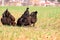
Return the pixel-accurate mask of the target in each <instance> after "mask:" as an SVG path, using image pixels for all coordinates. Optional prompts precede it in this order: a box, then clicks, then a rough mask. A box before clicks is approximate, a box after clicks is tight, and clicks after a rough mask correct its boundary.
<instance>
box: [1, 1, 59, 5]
mask: <svg viewBox="0 0 60 40" xmlns="http://www.w3.org/2000/svg"><path fill="white" fill-rule="evenodd" d="M0 6H60V0H0Z"/></svg>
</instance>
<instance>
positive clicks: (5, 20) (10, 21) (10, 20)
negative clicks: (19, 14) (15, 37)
mask: <svg viewBox="0 0 60 40" xmlns="http://www.w3.org/2000/svg"><path fill="white" fill-rule="evenodd" d="M1 22H2V24H3V25H13V26H14V25H15V24H16V23H15V18H14V17H13V16H12V15H11V14H10V12H9V11H8V9H6V11H5V12H4V13H3V14H2V18H1Z"/></svg>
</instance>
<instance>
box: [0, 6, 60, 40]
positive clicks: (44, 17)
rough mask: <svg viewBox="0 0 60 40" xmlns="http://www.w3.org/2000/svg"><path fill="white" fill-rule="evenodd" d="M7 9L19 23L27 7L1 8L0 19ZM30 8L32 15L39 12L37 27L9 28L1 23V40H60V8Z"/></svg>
mask: <svg viewBox="0 0 60 40" xmlns="http://www.w3.org/2000/svg"><path fill="white" fill-rule="evenodd" d="M7 8H8V10H9V11H10V13H11V14H12V15H13V16H14V17H15V19H16V21H17V19H18V18H19V17H21V15H22V14H23V13H24V11H25V9H26V6H24V7H23V6H20V7H19V6H4V7H2V6H0V19H1V16H2V13H3V12H4V11H5V10H6V9H7ZM29 8H30V9H29V11H30V13H31V12H32V11H36V10H37V11H38V15H37V22H36V25H35V27H18V26H7V25H2V24H1V22H0V40H60V7H39V6H33V7H32V6H30V7H29Z"/></svg>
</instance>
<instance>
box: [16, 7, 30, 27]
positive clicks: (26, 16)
mask: <svg viewBox="0 0 60 40" xmlns="http://www.w3.org/2000/svg"><path fill="white" fill-rule="evenodd" d="M28 17H29V8H26V11H25V12H24V14H23V15H22V16H21V17H20V18H19V19H18V20H17V25H18V26H22V25H24V24H26V23H25V22H26V21H27V20H26V19H27V18H28ZM27 22H28V21H27Z"/></svg>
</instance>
